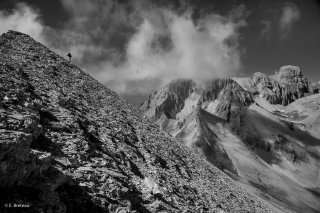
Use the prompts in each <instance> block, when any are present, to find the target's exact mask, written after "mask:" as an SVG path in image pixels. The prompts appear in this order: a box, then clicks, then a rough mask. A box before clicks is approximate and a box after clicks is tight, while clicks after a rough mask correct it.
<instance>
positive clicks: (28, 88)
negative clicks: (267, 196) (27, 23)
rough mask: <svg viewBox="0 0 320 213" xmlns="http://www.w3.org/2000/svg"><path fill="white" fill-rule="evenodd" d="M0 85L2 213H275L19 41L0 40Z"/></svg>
mask: <svg viewBox="0 0 320 213" xmlns="http://www.w3.org/2000/svg"><path fill="white" fill-rule="evenodd" d="M0 85H1V87H0V197H1V211H2V210H4V209H3V207H4V204H5V203H20V204H25V205H30V207H29V208H23V209H21V208H11V209H5V210H7V211H20V212H21V211H22V212H219V211H220V212H270V211H274V210H273V207H271V206H270V205H268V204H266V203H264V202H263V201H261V200H260V199H259V198H257V197H256V196H254V195H252V194H251V193H248V192H247V191H246V190H244V189H243V188H242V187H239V186H238V185H237V184H235V183H234V182H233V181H232V180H231V179H230V178H228V177H227V176H226V175H225V174H223V173H222V172H220V171H219V170H218V169H217V168H216V167H214V166H212V165H211V164H209V163H207V161H205V160H204V159H203V158H202V157H201V156H199V155H197V154H195V153H193V152H192V151H190V150H189V149H187V148H186V147H185V146H184V145H182V144H180V143H179V142H176V141H175V140H174V139H172V138H171V137H169V136H168V135H167V134H166V133H165V132H164V131H161V130H160V128H159V127H158V126H157V125H156V124H154V123H152V122H150V121H148V120H146V119H143V116H142V115H141V113H140V112H139V111H138V110H136V109H134V108H132V107H131V106H129V105H127V104H126V103H125V102H124V101H123V100H121V99H120V98H119V97H118V95H117V94H115V93H114V92H113V91H111V90H109V89H108V88H106V87H104V86H103V85H101V84H100V83H98V82H97V81H96V80H94V79H93V78H91V77H90V76H89V75H87V74H86V73H84V72H83V71H81V70H80V69H79V68H78V67H76V66H74V65H72V64H70V63H68V62H67V61H66V60H64V59H63V58H61V57H60V56H58V55H56V54H55V53H54V52H52V51H50V50H49V49H48V48H46V47H45V46H43V45H41V44H40V43H38V42H36V41H34V40H33V39H32V38H30V37H29V36H27V35H24V34H21V33H18V32H13V31H9V32H8V33H6V34H3V35H2V36H1V37H0Z"/></svg>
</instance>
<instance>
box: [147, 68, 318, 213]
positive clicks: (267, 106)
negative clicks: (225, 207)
mask: <svg viewBox="0 0 320 213" xmlns="http://www.w3.org/2000/svg"><path fill="white" fill-rule="evenodd" d="M141 109H142V110H143V111H144V112H145V113H144V114H145V116H147V117H149V118H150V119H151V120H154V121H155V122H156V123H158V124H159V125H160V126H161V127H162V128H163V129H164V130H165V131H167V132H168V133H169V134H170V135H172V136H173V137H175V138H176V139H178V140H180V141H182V143H184V144H185V145H187V146H188V147H189V148H190V149H192V150H195V151H196V152H198V153H201V154H203V155H204V156H205V157H206V159H207V161H209V162H210V163H212V164H213V165H216V166H217V167H218V168H220V169H221V170H222V171H224V172H225V173H227V174H228V175H229V176H230V177H232V178H233V179H235V180H236V181H237V182H239V183H241V184H243V185H244V186H246V187H248V188H250V189H251V190H252V191H253V192H254V193H255V194H257V195H259V196H260V197H262V198H263V199H265V200H267V201H268V202H271V203H273V204H274V205H276V206H278V207H279V208H283V210H284V211H287V210H293V211H296V212H319V209H320V196H319V192H320V191H319V189H320V188H319V186H320V173H319V172H320V171H319V168H320V133H319V132H320V125H319V124H320V116H319V115H320V94H318V90H317V88H316V87H314V86H313V85H312V84H311V83H310V82H309V81H308V80H307V79H306V78H304V77H303V75H302V71H301V69H300V68H299V67H297V66H291V65H289V66H283V67H281V68H280V70H279V71H278V72H276V74H275V75H272V76H267V75H265V74H263V73H255V74H253V75H252V77H248V78H232V79H214V80H211V81H207V82H202V83H199V82H194V81H192V80H188V79H179V80H174V81H172V82H171V83H170V84H168V85H167V86H165V87H163V88H160V89H159V90H157V91H155V92H153V93H152V94H150V96H149V97H148V99H147V100H146V101H145V102H144V103H143V104H142V106H141Z"/></svg>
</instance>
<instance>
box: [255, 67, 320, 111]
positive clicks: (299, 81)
mask: <svg viewBox="0 0 320 213" xmlns="http://www.w3.org/2000/svg"><path fill="white" fill-rule="evenodd" d="M251 78H252V81H253V83H254V86H256V87H257V89H258V93H259V94H260V95H261V96H262V97H263V98H265V99H266V100H267V101H269V102H270V103H271V104H281V105H283V106H286V105H288V104H290V103H292V102H293V101H295V100H297V99H299V98H302V97H304V96H305V94H309V93H311V94H312V93H315V92H317V91H315V90H314V88H313V86H312V84H311V83H310V82H309V81H308V80H307V79H305V78H303V75H302V71H301V69H300V67H298V66H292V65H287V66H283V67H281V68H280V70H279V72H276V74H275V75H273V76H271V77H268V76H267V75H265V74H263V73H260V72H256V73H254V74H253V75H252V77H251Z"/></svg>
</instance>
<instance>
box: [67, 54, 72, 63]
mask: <svg viewBox="0 0 320 213" xmlns="http://www.w3.org/2000/svg"><path fill="white" fill-rule="evenodd" d="M67 56H68V57H69V62H71V58H72V55H71V53H68V55H67Z"/></svg>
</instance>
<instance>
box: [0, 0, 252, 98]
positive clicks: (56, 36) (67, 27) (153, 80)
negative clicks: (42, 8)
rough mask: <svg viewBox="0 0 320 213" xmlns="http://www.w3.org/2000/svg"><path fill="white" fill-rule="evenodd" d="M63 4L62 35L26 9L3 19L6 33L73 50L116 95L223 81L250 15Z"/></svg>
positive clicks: (238, 10) (74, 1)
mask: <svg viewBox="0 0 320 213" xmlns="http://www.w3.org/2000/svg"><path fill="white" fill-rule="evenodd" d="M61 3H62V4H63V6H64V8H65V9H66V11H68V13H69V16H70V19H69V20H68V21H67V22H66V23H64V25H63V27H62V28H61V29H52V28H49V27H46V26H43V25H42V24H41V22H40V21H39V20H38V13H37V11H35V10H32V9H31V8H29V7H27V6H26V5H22V6H18V7H17V9H16V10H15V12H14V13H12V14H4V13H1V17H5V18H7V20H6V21H4V23H6V25H5V26H7V28H8V29H9V28H13V27H12V26H14V25H13V23H16V24H17V25H16V26H20V28H19V27H16V28H15V29H16V30H20V31H23V32H25V33H28V34H30V35H32V36H33V37H34V38H36V39H40V41H44V43H45V44H47V45H48V46H49V47H50V48H53V49H55V50H56V51H57V52H58V53H60V54H62V55H65V54H66V53H67V52H71V53H72V55H73V60H74V61H73V62H74V63H76V64H78V65H79V66H81V67H82V68H84V69H85V70H86V71H87V72H88V73H90V74H91V75H93V76H94V77H95V78H96V79H98V80H99V81H100V82H102V83H104V84H107V85H109V86H110V87H112V88H113V89H115V90H116V91H117V92H119V93H122V94H135V95H136V94H147V93H149V92H150V90H151V89H154V88H157V87H159V86H161V85H164V84H166V83H168V81H170V80H172V79H175V78H193V79H198V80H205V79H209V78H216V77H228V76H233V75H235V74H236V73H237V72H239V70H240V69H241V55H242V51H243V50H242V48H241V47H240V45H239V39H240V33H239V29H240V28H241V27H243V26H245V25H246V22H245V18H246V16H247V15H248V14H247V12H246V8H245V7H244V6H239V7H235V8H234V9H233V10H231V11H230V13H229V14H227V15H225V16H221V15H218V14H207V15H203V16H201V17H199V18H197V19H196V20H195V19H194V18H193V17H192V9H188V10H185V11H184V12H181V11H179V13H178V12H176V11H174V10H172V9H168V8H165V7H154V6H153V5H151V4H150V3H149V2H147V1H130V2H129V3H119V2H117V1H104V0H92V1H86V0H80V1H79V0H63V1H62V0H61ZM14 17H17V18H16V19H14ZM9 18H10V19H9ZM1 20H2V19H1ZM8 20H13V21H11V22H10V21H8ZM25 20H30V21H29V22H27V23H29V24H27V25H26V24H25V23H26V21H25ZM9 23H11V24H9ZM19 23H21V24H19ZM22 23H23V24H22ZM1 26H3V25H1ZM23 26H25V27H26V28H23ZM6 30H7V29H5V30H4V31H6Z"/></svg>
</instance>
